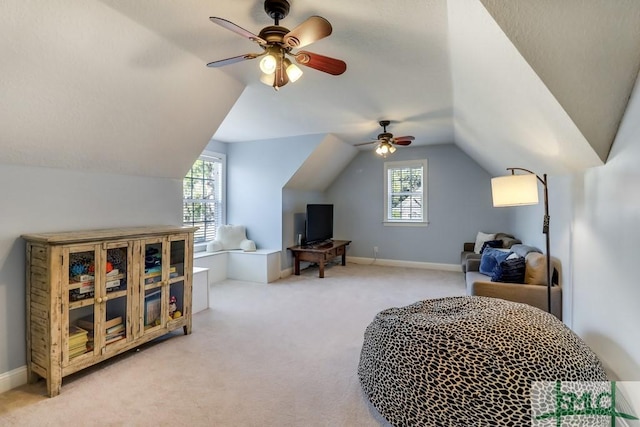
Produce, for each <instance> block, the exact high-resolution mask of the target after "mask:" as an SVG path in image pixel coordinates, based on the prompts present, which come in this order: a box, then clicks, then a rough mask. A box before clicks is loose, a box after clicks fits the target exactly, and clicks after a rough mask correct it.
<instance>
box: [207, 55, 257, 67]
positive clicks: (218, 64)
mask: <svg viewBox="0 0 640 427" xmlns="http://www.w3.org/2000/svg"><path fill="white" fill-rule="evenodd" d="M258 56H261V54H258V53H247V54H246V55H240V56H234V57H233V58H227V59H221V60H219V61H213V62H209V63H208V64H207V67H213V68H217V67H224V66H225V65H230V64H235V63H236V62H241V61H245V60H247V59H255V58H257V57H258Z"/></svg>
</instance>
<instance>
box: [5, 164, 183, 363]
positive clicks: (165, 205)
mask: <svg viewBox="0 0 640 427" xmlns="http://www.w3.org/2000/svg"><path fill="white" fill-rule="evenodd" d="M0 183H2V184H1V185H0V200H2V208H0V374H2V373H4V372H8V371H11V370H13V369H17V368H19V367H22V366H24V365H25V364H26V353H25V352H26V348H25V346H26V344H25V343H26V338H25V242H24V241H23V240H22V239H21V238H20V235H21V234H27V233H40V232H55V231H67V230H83V229H92V228H108V227H124V226H142V225H159V224H181V223H182V222H181V221H182V218H181V215H182V180H181V179H168V178H143V177H133V176H123V175H108V174H94V173H86V172H72V171H67V170H63V169H48V168H36V167H23V166H8V165H0Z"/></svg>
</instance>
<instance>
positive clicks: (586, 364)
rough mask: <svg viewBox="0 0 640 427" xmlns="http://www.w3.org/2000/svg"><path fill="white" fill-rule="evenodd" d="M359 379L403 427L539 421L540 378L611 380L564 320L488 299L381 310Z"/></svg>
mask: <svg viewBox="0 0 640 427" xmlns="http://www.w3.org/2000/svg"><path fill="white" fill-rule="evenodd" d="M358 376H359V377H360V383H361V385H362V389H363V391H364V393H365V394H366V396H367V397H368V399H369V401H370V402H371V404H372V405H373V406H374V407H375V408H376V409H377V411H378V412H379V413H380V414H381V415H382V416H383V417H384V418H385V419H386V420H387V421H388V422H389V423H391V424H392V425H394V426H434V427H443V426H460V427H470V426H487V427H489V426H490V427H495V426H525V425H527V426H528V425H531V406H530V400H529V391H530V387H531V382H532V381H555V380H562V381H606V380H607V377H606V374H605V371H604V369H603V367H602V364H601V363H600V361H599V360H598V358H597V357H596V355H595V354H594V353H593V352H592V351H591V350H590V349H589V347H588V346H587V345H586V344H585V343H584V342H583V341H582V340H581V339H580V338H579V337H578V336H577V335H576V334H574V333H573V332H572V331H571V330H570V329H569V328H567V327H566V326H565V325H564V324H563V323H562V322H560V321H559V320H558V319H557V318H555V317H554V316H552V315H550V314H548V313H546V312H544V311H542V310H539V309H537V308H535V307H531V306H529V305H526V304H520V303H514V302H509V301H504V300H500V299H495V298H488V297H477V296H470V297H452V298H441V299H433V300H426V301H420V302H417V303H415V304H411V305H409V306H406V307H401V308H390V309H387V310H384V311H382V312H380V313H378V314H377V315H376V317H375V319H374V320H373V322H372V323H371V324H370V325H369V326H368V327H367V329H366V331H365V334H364V344H363V346H362V352H361V355H360V364H359V367H358Z"/></svg>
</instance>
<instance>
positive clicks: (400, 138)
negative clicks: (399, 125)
mask: <svg viewBox="0 0 640 427" xmlns="http://www.w3.org/2000/svg"><path fill="white" fill-rule="evenodd" d="M394 139H395V140H396V141H403V140H404V141H413V140H414V139H415V138H414V137H412V136H398V137H395V138H394Z"/></svg>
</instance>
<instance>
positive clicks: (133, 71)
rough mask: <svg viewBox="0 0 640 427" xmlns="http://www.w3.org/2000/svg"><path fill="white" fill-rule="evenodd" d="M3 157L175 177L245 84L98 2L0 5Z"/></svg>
mask: <svg viewBox="0 0 640 427" xmlns="http://www.w3.org/2000/svg"><path fill="white" fill-rule="evenodd" d="M0 52H2V57H3V61H2V66H1V70H2V71H1V74H2V78H1V79H0V93H2V96H1V97H0V129H2V132H0V146H2V150H1V151H0V163H5V164H20V165H35V166H45V167H57V168H66V169H74V170H87V171H89V170H90V171H102V172H108V173H118V174H124V175H138V176H156V177H170V178H181V177H183V176H184V174H185V173H186V171H187V170H188V169H189V167H190V166H191V164H192V163H193V160H194V159H195V158H197V157H198V155H199V154H200V152H202V150H203V149H204V147H205V146H206V145H207V143H208V142H209V139H210V138H211V136H212V135H213V133H214V132H215V130H216V128H217V127H218V125H219V124H220V123H221V122H222V120H223V119H224V117H225V116H226V114H227V112H228V111H229V109H230V108H231V106H232V105H233V103H234V102H235V101H236V99H237V98H238V96H239V95H240V94H241V92H242V90H243V85H241V84H240V83H239V82H237V81H235V80H233V79H231V78H230V77H229V76H228V75H226V74H224V73H222V72H220V71H219V70H212V69H208V68H207V67H206V66H205V65H204V64H203V62H202V61H201V60H199V59H198V58H197V57H195V56H193V55H192V54H190V53H188V52H186V51H184V50H182V49H180V48H179V47H178V46H176V45H174V44H172V43H170V42H169V41H167V40H165V39H163V38H162V37H160V36H159V35H158V34H156V33H154V32H152V31H150V30H148V29H147V28H145V27H143V26H141V25H139V24H137V23H136V22H134V21H132V20H131V19H129V18H128V17H126V16H124V15H121V14H120V13H118V12H116V11H115V10H113V9H111V8H109V7H107V6H106V5H105V4H103V3H102V2H99V1H97V0H86V1H81V2H70V1H65V0H51V1H46V2H30V1H24V2H22V1H20V2H19V1H9V2H2V3H1V4H0Z"/></svg>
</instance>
